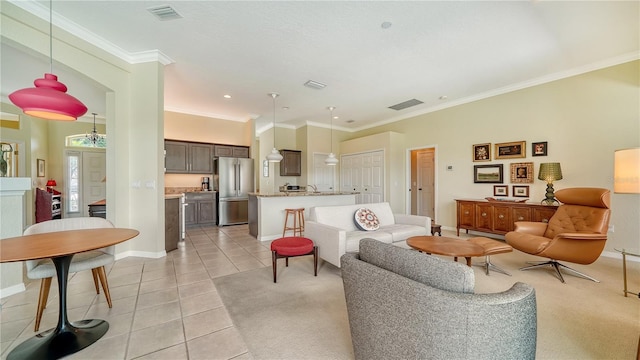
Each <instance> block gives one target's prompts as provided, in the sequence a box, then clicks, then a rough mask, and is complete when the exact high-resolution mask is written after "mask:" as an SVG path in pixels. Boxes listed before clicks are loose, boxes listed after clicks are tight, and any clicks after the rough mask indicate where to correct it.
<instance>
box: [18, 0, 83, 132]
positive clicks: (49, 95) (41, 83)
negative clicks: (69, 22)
mask: <svg viewBox="0 0 640 360" xmlns="http://www.w3.org/2000/svg"><path fill="white" fill-rule="evenodd" d="M52 14H53V5H52V0H49V59H50V67H51V70H50V72H51V73H46V74H44V78H42V79H36V80H35V81H34V82H33V84H34V85H35V88H26V89H21V90H17V91H15V92H13V93H12V94H10V95H9V99H10V100H11V102H13V103H14V104H15V105H16V106H17V107H19V108H20V109H22V111H23V112H24V113H25V114H27V115H30V116H34V117H38V118H42V119H47V120H65V121H74V120H76V119H77V118H78V117H80V116H82V115H84V114H85V113H86V112H87V107H86V106H85V105H84V104H83V103H82V102H81V101H80V100H78V99H76V98H75V97H73V96H71V95H69V94H67V86H66V85H65V84H63V83H61V82H59V81H58V77H57V76H56V75H54V74H52V73H53V26H52V20H53V19H52V17H53V15H52Z"/></svg>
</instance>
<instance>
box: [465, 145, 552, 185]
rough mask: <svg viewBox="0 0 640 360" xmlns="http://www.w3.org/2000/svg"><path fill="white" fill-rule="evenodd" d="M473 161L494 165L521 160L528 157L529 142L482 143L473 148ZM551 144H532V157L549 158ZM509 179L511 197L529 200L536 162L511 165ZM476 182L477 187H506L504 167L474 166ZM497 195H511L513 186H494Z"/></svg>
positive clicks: (498, 165)
mask: <svg viewBox="0 0 640 360" xmlns="http://www.w3.org/2000/svg"><path fill="white" fill-rule="evenodd" d="M471 150H472V160H473V162H490V161H492V160H504V159H520V158H526V157H527V142H526V141H524V140H523V141H511V142H504V143H496V144H493V146H492V144H491V143H481V144H473V145H472V148H471ZM547 154H548V143H547V142H546V141H540V142H532V143H531V156H547ZM509 180H510V182H511V183H512V184H516V185H511V194H512V195H511V196H513V197H529V185H522V184H532V183H533V182H534V169H533V162H516V163H511V164H509ZM473 182H474V183H476V184H503V183H504V165H503V164H483V165H474V166H473ZM493 195H494V196H509V185H494V186H493Z"/></svg>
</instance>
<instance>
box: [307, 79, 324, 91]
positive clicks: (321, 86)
mask: <svg viewBox="0 0 640 360" xmlns="http://www.w3.org/2000/svg"><path fill="white" fill-rule="evenodd" d="M304 86H306V87H309V88H312V89H316V90H320V89H324V88H325V87H326V86H327V85H326V84H323V83H321V82H317V81H313V80H309V81H307V82H306V83H304Z"/></svg>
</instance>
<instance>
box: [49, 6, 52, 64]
mask: <svg viewBox="0 0 640 360" xmlns="http://www.w3.org/2000/svg"><path fill="white" fill-rule="evenodd" d="M49 74H53V0H49Z"/></svg>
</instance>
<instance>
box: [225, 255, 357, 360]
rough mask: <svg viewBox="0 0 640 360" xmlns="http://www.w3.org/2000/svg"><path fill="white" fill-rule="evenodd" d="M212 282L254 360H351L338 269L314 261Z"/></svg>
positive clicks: (292, 261) (300, 259) (293, 262)
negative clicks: (275, 276)
mask: <svg viewBox="0 0 640 360" xmlns="http://www.w3.org/2000/svg"><path fill="white" fill-rule="evenodd" d="M278 263H279V265H280V267H279V274H278V282H277V283H275V284H274V283H273V274H272V270H271V267H266V268H261V269H256V270H251V271H246V272H242V273H238V274H234V275H229V276H224V277H221V278H216V279H214V283H215V285H216V289H217V290H218V293H219V294H220V297H221V298H222V301H223V302H224V305H225V307H226V309H227V312H228V313H229V315H230V316H231V319H232V321H233V324H234V325H235V327H236V329H237V330H238V331H239V332H240V334H242V337H243V339H244V340H245V343H246V344H247V347H248V348H249V352H250V353H251V355H252V356H253V358H254V359H265V360H266V359H353V350H352V347H351V335H350V333H349V322H348V318H347V308H346V304H345V300H344V291H343V289H342V278H341V277H340V269H338V268H336V267H334V266H333V265H331V264H328V263H327V264H325V265H324V266H319V269H318V276H317V277H315V276H313V258H312V257H310V256H305V257H298V258H291V259H289V267H285V266H284V259H281V260H278Z"/></svg>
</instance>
